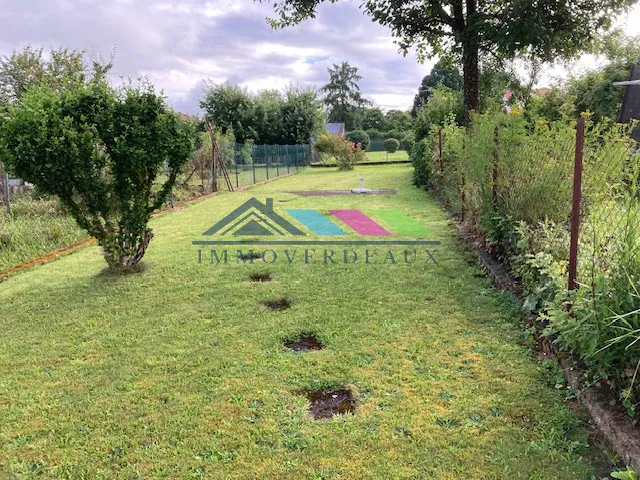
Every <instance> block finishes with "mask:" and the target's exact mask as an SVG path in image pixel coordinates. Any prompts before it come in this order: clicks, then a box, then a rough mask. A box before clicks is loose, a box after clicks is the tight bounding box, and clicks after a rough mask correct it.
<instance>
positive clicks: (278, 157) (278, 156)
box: [276, 155, 280, 177]
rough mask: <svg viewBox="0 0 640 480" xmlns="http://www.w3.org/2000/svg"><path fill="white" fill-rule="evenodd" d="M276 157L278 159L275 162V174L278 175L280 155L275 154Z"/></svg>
mask: <svg viewBox="0 0 640 480" xmlns="http://www.w3.org/2000/svg"><path fill="white" fill-rule="evenodd" d="M276 158H277V159H278V160H277V162H276V176H278V177H279V176H280V155H276Z"/></svg>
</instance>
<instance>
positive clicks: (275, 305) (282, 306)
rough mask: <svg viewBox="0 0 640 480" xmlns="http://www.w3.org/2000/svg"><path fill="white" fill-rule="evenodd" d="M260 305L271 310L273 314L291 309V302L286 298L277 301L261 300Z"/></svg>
mask: <svg viewBox="0 0 640 480" xmlns="http://www.w3.org/2000/svg"><path fill="white" fill-rule="evenodd" d="M262 304H263V305H264V306H265V307H267V308H269V309H271V310H273V311H274V312H281V311H283V310H286V309H288V308H291V301H290V300H289V299H287V298H278V299H277V300H263V301H262Z"/></svg>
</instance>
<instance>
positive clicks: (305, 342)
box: [284, 333, 324, 352]
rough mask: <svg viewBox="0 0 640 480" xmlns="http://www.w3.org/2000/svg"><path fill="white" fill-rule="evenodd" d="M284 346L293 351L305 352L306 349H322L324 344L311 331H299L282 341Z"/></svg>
mask: <svg viewBox="0 0 640 480" xmlns="http://www.w3.org/2000/svg"><path fill="white" fill-rule="evenodd" d="M284 346H285V347H286V348H288V349H289V350H293V351H294V352H306V351H308V350H322V349H323V348H324V345H323V344H322V342H321V341H320V340H318V338H317V337H316V336H315V335H314V334H313V333H301V334H300V335H298V336H296V337H291V338H290V339H288V340H285V341H284Z"/></svg>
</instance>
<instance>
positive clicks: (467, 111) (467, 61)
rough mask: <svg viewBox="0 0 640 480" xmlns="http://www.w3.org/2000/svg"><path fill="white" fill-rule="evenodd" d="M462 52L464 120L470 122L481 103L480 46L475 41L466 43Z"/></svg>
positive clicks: (466, 122)
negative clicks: (479, 85) (473, 112)
mask: <svg viewBox="0 0 640 480" xmlns="http://www.w3.org/2000/svg"><path fill="white" fill-rule="evenodd" d="M463 48H464V52H463V54H462V68H463V79H464V121H465V124H469V120H470V119H471V112H472V111H476V112H477V111H478V107H479V103H480V93H479V87H478V77H479V75H480V68H479V66H478V56H479V55H478V47H477V45H475V44H474V43H473V42H468V43H465V45H464V46H463Z"/></svg>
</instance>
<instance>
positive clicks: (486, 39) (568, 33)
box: [257, 0, 638, 118]
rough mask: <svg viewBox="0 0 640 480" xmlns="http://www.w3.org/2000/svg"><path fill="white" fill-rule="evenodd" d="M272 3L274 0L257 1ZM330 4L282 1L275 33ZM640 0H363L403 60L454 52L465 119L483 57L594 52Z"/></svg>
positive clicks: (473, 106)
mask: <svg viewBox="0 0 640 480" xmlns="http://www.w3.org/2000/svg"><path fill="white" fill-rule="evenodd" d="M257 1H260V2H263V3H272V2H273V0H257ZM325 1H329V2H331V3H335V2H336V1H337V0H278V1H277V2H275V3H273V6H274V9H275V11H276V13H277V18H276V19H272V20H270V23H271V24H272V25H273V26H274V27H278V28H279V27H285V26H289V25H295V24H298V23H300V22H302V21H303V20H305V19H307V18H314V17H315V15H316V7H317V6H318V5H319V4H320V3H323V2H325ZM637 1H638V0H597V1H596V0H534V1H532V0H485V1H482V2H480V1H479V0H365V1H364V2H363V3H362V8H363V9H364V11H365V13H367V14H368V15H369V16H370V17H371V18H372V19H373V20H374V21H376V22H378V23H380V24H382V25H385V26H388V27H389V28H391V31H392V33H393V36H394V37H395V38H396V42H397V43H398V45H399V46H400V49H401V50H402V51H403V52H404V53H405V54H406V53H408V51H409V49H410V48H411V47H415V48H416V51H417V53H418V57H419V58H420V59H421V60H422V59H424V58H427V57H432V56H434V55H440V54H443V53H449V54H452V55H454V56H456V57H457V58H459V59H460V60H461V61H462V67H463V68H462V70H463V79H464V106H465V114H466V116H467V118H468V115H469V112H470V111H471V110H477V109H478V104H479V88H478V76H479V70H480V68H479V63H480V58H481V55H483V54H486V55H490V56H494V57H498V58H513V57H515V56H517V55H519V54H522V53H526V54H528V55H531V56H533V57H534V58H540V59H543V60H554V59H557V58H558V57H565V58H567V57H572V56H574V55H576V54H578V53H580V52H581V51H584V50H586V49H590V48H591V47H592V46H593V43H594V40H595V39H596V37H597V36H598V34H599V33H600V32H601V31H603V30H606V29H608V28H609V27H610V26H611V22H612V20H613V19H614V18H615V17H616V16H617V15H619V14H620V13H622V12H623V11H624V10H626V9H628V8H629V7H631V6H632V5H634V4H635V3H637Z"/></svg>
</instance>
